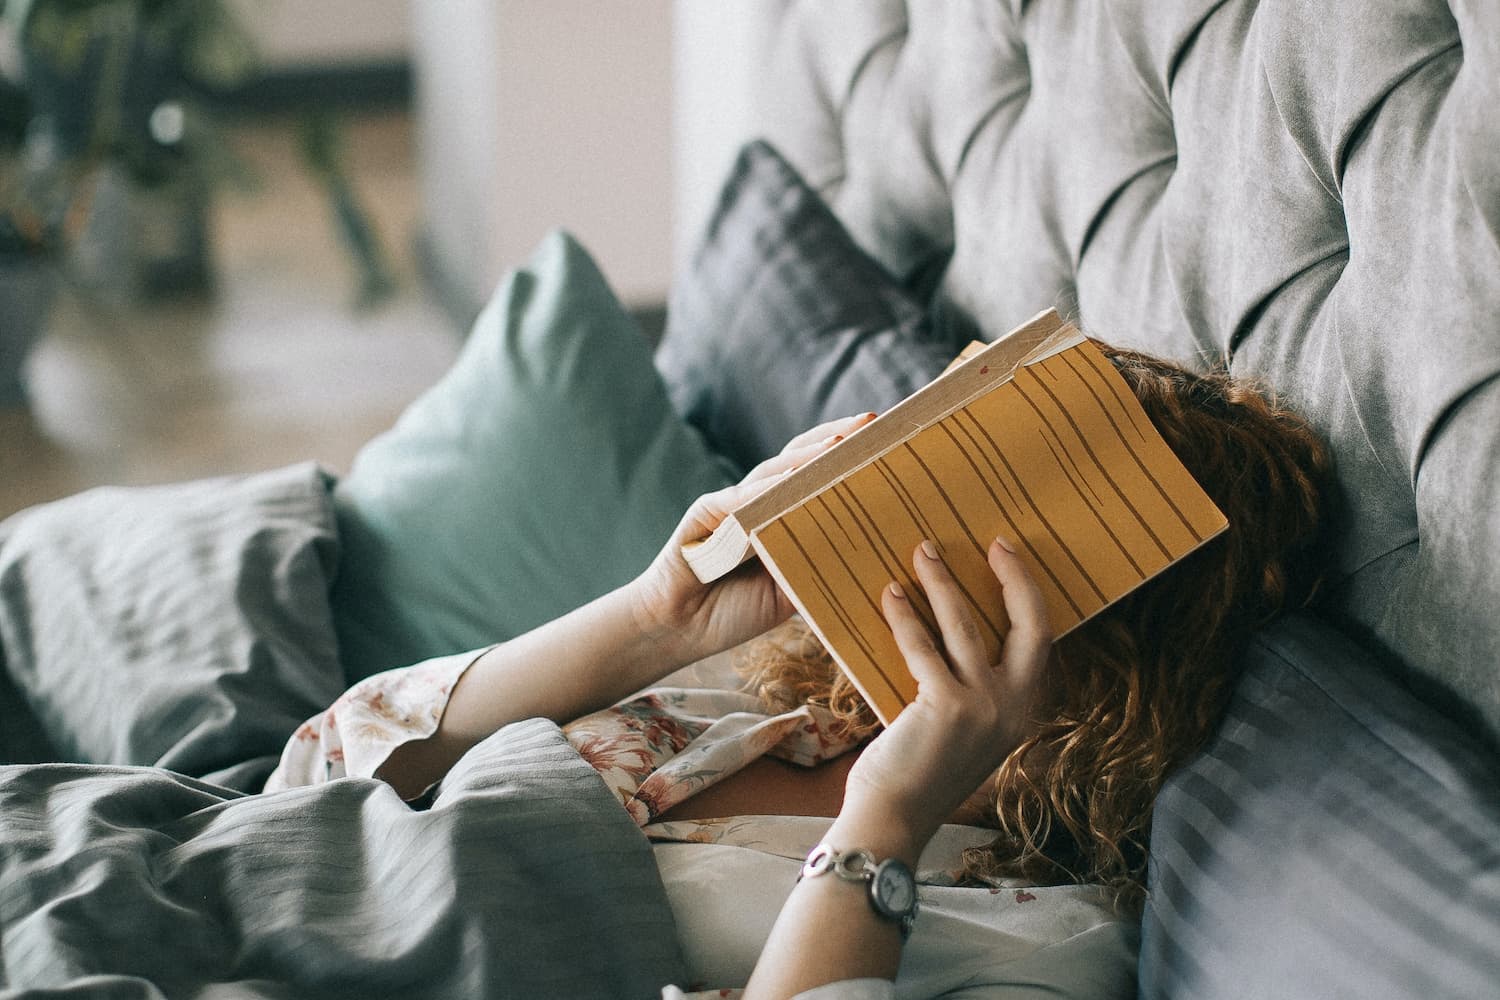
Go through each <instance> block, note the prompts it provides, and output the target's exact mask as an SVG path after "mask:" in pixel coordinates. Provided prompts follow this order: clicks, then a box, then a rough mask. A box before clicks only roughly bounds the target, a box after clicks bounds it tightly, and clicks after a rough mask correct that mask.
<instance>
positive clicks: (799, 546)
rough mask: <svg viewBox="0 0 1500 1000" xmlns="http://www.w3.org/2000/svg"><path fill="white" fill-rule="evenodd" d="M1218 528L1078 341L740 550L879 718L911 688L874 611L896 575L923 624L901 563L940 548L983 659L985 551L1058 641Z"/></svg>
mask: <svg viewBox="0 0 1500 1000" xmlns="http://www.w3.org/2000/svg"><path fill="white" fill-rule="evenodd" d="M1226 526H1227V522H1226V521H1225V519H1224V516H1223V514H1221V513H1220V512H1219V510H1218V508H1217V507H1216V506H1215V505H1214V504H1213V502H1212V501H1211V500H1210V499H1209V498H1208V496H1207V495H1206V494H1205V493H1204V492H1203V490H1202V489H1201V488H1200V487H1199V486H1198V484H1197V483H1196V482H1195V481H1194V480H1193V478H1192V476H1191V475H1190V474H1189V473H1188V472H1187V470H1186V469H1185V468H1184V467H1183V466H1182V463H1181V462H1180V461H1178V459H1177V457H1176V456H1175V455H1174V454H1172V452H1171V450H1170V449H1169V448H1168V447H1167V445H1166V443H1165V442H1164V441H1163V440H1162V439H1161V436H1160V435H1159V434H1158V433H1157V432H1156V430H1155V428H1154V427H1152V426H1151V423H1150V421H1149V419H1148V418H1147V417H1146V414H1145V411H1144V410H1142V409H1141V406H1140V403H1139V402H1138V401H1137V400H1136V398H1135V395H1134V394H1133V393H1132V392H1131V390H1130V388H1129V386H1128V385H1127V384H1126V383H1125V381H1124V379H1123V378H1122V377H1121V376H1120V375H1119V373H1118V372H1116V371H1115V369H1114V366H1113V365H1111V364H1110V363H1109V360H1108V359H1107V358H1106V357H1105V356H1104V355H1103V353H1102V352H1101V351H1100V350H1099V348H1098V347H1097V346H1095V345H1094V344H1092V343H1091V342H1088V341H1086V340H1085V341H1082V342H1079V343H1076V344H1074V345H1072V346H1070V347H1068V348H1066V349H1065V350H1062V351H1059V352H1056V353H1052V354H1051V355H1050V356H1047V357H1045V358H1044V359H1042V360H1040V361H1036V362H1035V363H1032V364H1028V365H1025V366H1022V367H1020V368H1018V369H1016V371H1015V373H1014V376H1013V377H1012V378H1011V379H1009V380H1008V381H1006V382H1005V383H1004V384H1002V385H1000V386H998V387H996V388H995V389H993V390H991V391H990V392H988V393H986V394H984V395H982V396H980V397H979V398H978V399H975V400H972V401H971V402H969V403H968V404H966V405H964V406H963V407H961V408H960V409H958V410H956V411H954V412H952V413H950V414H949V415H948V416H947V417H945V418H944V419H942V420H940V421H938V422H936V423H934V424H932V425H931V426H929V427H927V428H925V429H924V430H922V431H920V432H919V433H917V434H916V435H914V436H912V437H910V438H909V439H907V440H906V441H904V442H902V443H900V444H899V445H897V446H896V447H895V448H893V449H891V450H890V451H888V452H886V453H885V454H883V455H881V456H880V457H879V458H877V459H875V460H874V461H872V462H869V463H868V464H867V465H865V466H864V467H862V468H860V469H858V470H857V471H855V472H854V473H852V474H851V475H849V476H847V477H845V478H844V479H842V480H840V481H838V482H836V483H834V484H833V485H831V486H830V487H828V488H826V489H824V490H823V491H821V492H819V493H818V494H816V495H815V496H813V497H811V498H810V499H809V500H807V501H806V502H805V503H803V504H801V505H799V506H798V507H796V508H795V509H793V510H791V511H788V512H787V513H786V514H785V515H783V516H782V517H780V518H778V519H776V520H775V521H773V522H771V523H770V524H768V525H766V526H765V527H764V528H762V529H761V530H760V531H759V532H757V533H756V535H755V545H756V548H757V550H759V551H760V552H761V554H762V557H763V558H764V559H765V561H766V562H767V564H768V565H770V566H772V567H773V573H774V574H775V575H776V576H777V578H778V580H779V581H781V582H782V583H783V586H784V589H785V590H786V591H787V592H788V593H789V595H791V597H792V599H793V602H794V603H795V604H796V605H797V607H798V609H799V611H801V612H802V614H803V617H804V618H805V619H807V621H808V622H809V624H810V625H811V626H812V627H813V629H814V630H815V631H816V632H817V633H818V635H819V636H820V638H822V639H823V641H824V643H825V644H826V645H827V646H828V647H829V648H830V650H832V652H833V653H834V656H835V658H836V659H838V660H839V662H840V665H841V666H843V667H844V669H845V670H846V671H847V672H848V673H849V674H850V675H851V677H852V678H853V679H854V681H855V683H856V685H857V686H858V687H859V688H860V691H861V693H863V694H864V695H865V696H866V698H867V700H868V701H869V702H870V703H871V706H872V707H873V708H874V709H875V711H876V714H877V715H879V716H880V718H881V719H882V720H883V721H886V722H889V721H890V720H891V719H893V718H895V716H896V714H897V713H898V712H899V711H900V709H901V708H902V707H903V706H904V705H906V704H907V703H909V702H910V701H911V699H912V697H913V696H914V695H915V693H916V682H915V681H914V680H913V679H912V678H911V676H910V674H909V673H908V672H907V670H906V667H905V663H904V661H903V660H902V658H901V656H900V653H899V651H898V650H897V648H896V645H895V641H894V640H893V639H892V638H891V635H890V630H889V628H888V627H887V626H886V624H885V621H884V617H883V615H882V614H881V611H880V592H881V590H882V588H883V587H884V586H885V585H886V584H887V583H888V582H889V581H891V580H898V581H900V583H901V585H902V586H903V587H904V588H905V589H906V591H907V593H908V594H909V595H911V597H912V600H913V605H914V606H915V607H916V608H917V610H918V612H919V614H921V615H922V617H923V620H924V621H926V622H927V623H928V627H929V628H930V629H932V630H933V634H934V635H937V634H938V633H937V631H936V628H935V623H934V620H933V618H932V614H931V609H930V607H929V606H928V605H927V603H926V601H925V600H923V599H922V597H921V587H920V586H919V585H918V584H917V582H916V580H915V578H914V576H913V574H912V570H911V557H912V552H913V550H914V549H915V548H916V546H917V545H918V543H920V542H921V541H922V540H923V539H931V540H933V541H934V542H935V543H936V544H937V545H938V547H939V549H940V550H941V551H942V552H943V557H944V560H945V562H946V563H947V565H948V567H949V569H950V570H951V571H952V572H953V574H954V576H955V577H956V579H957V580H958V584H959V587H960V588H961V589H962V591H963V593H964V594H965V596H966V598H967V599H968V601H969V603H970V605H971V609H972V611H973V612H974V614H975V616H976V618H977V620H978V621H979V622H980V624H981V628H982V629H983V631H984V633H985V635H986V637H987V639H988V641H989V642H990V644H991V652H992V654H997V653H998V651H999V647H1000V643H1001V641H1002V639H1003V637H1004V635H1005V632H1006V630H1007V628H1008V622H1007V621H1006V619H1005V614H1004V606H1003V600H1002V598H1001V594H1000V588H999V584H998V583H997V581H996V580H995V578H994V574H993V573H992V571H991V570H990V568H989V564H988V561H987V555H986V553H987V550H988V548H989V545H990V542H991V541H992V540H993V539H994V538H995V536H996V535H997V534H1003V535H1005V536H1006V537H1007V538H1009V539H1012V540H1014V541H1015V542H1016V544H1017V548H1018V551H1019V552H1020V554H1021V557H1022V559H1023V560H1024V561H1025V562H1026V564H1027V568H1028V569H1029V570H1030V571H1031V574H1032V576H1033V577H1034V578H1035V580H1036V581H1037V583H1038V585H1039V586H1040V588H1041V590H1042V594H1043V596H1044V599H1045V601H1046V604H1047V611H1048V614H1049V617H1050V620H1051V623H1052V627H1053V631H1054V633H1055V634H1057V635H1062V634H1064V633H1066V632H1067V631H1069V630H1071V629H1072V628H1074V627H1076V626H1077V625H1078V624H1079V623H1080V622H1083V621H1085V620H1087V619H1088V618H1089V617H1091V616H1093V615H1095V614H1097V613H1098V612H1099V611H1100V610H1102V609H1103V608H1104V607H1106V606H1107V605H1109V604H1110V603H1112V602H1114V601H1116V600H1118V599H1119V598H1121V597H1123V596H1124V595H1125V594H1127V593H1129V592H1130V591H1131V590H1133V589H1134V588H1135V587H1137V586H1139V585H1140V584H1141V583H1142V582H1144V581H1145V580H1147V579H1149V578H1150V577H1152V576H1154V575H1155V574H1157V573H1159V572H1161V571H1162V570H1164V569H1165V568H1167V567H1168V566H1170V565H1171V564H1172V563H1173V562H1175V561H1177V560H1179V559H1181V558H1182V557H1183V556H1185V555H1187V554H1188V553H1190V552H1191V551H1193V550H1194V549H1196V548H1197V547H1198V546H1200V545H1202V544H1203V543H1204V542H1206V541H1207V540H1208V539H1210V538H1212V537H1213V536H1214V535H1216V534H1218V533H1219V532H1221V531H1223V530H1224V528H1225V527H1226Z"/></svg>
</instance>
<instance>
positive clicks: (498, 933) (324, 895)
mask: <svg viewBox="0 0 1500 1000" xmlns="http://www.w3.org/2000/svg"><path fill="white" fill-rule="evenodd" d="M681 971H682V966H681V957H680V954H679V952H678V946H677V941H676V934H675V931H674V928H673V924H672V917H671V912H670V910H669V909H668V907H667V903H666V899H665V896H664V894H663V891H662V887H661V883H660V879H659V877H658V875H657V873H656V867H655V864H654V863H653V861H652V858H651V853H650V847H649V845H648V844H647V842H646V840H645V838H644V836H643V835H642V834H641V833H640V831H639V830H638V829H637V828H636V826H635V825H634V824H633V823H632V822H631V821H630V819H629V817H628V816H627V815H626V814H625V812H624V811H623V810H621V809H620V808H619V806H618V804H617V803H615V802H614V801H613V800H612V799H611V798H610V797H609V794H608V793H607V792H606V790H605V788H604V785H603V783H601V782H600V781H599V779H598V777H597V775H596V774H595V772H594V770H593V769H592V768H591V767H589V765H588V764H587V763H585V762H584V761H583V760H582V759H581V758H579V757H578V756H577V755H576V754H575V753H574V752H573V751H572V749H571V748H570V747H569V746H568V745H567V742H566V740H565V739H564V738H563V737H562V734H561V732H560V731H559V730H558V729H557V727H556V726H554V725H552V724H551V723H549V722H545V721H542V720H532V721H529V722H524V723H517V724H515V725H512V726H509V727H507V728H506V729H503V730H501V731H500V732H498V733H496V734H495V735H494V736H492V737H491V738H490V739H489V740H487V741H485V742H484V743H483V744H481V745H480V746H479V747H476V748H475V749H474V750H473V751H472V752H470V754H468V755H467V756H466V757H465V758H464V760H463V761H462V762H461V763H460V764H459V766H458V767H457V768H456V769H455V770H454V771H453V772H452V774H451V775H450V777H449V779H448V780H447V781H446V782H445V784H444V786H443V788H442V790H441V792H440V793H439V794H438V795H437V797H436V799H435V800H434V802H433V804H432V806H431V808H430V809H428V810H426V811H415V810H413V809H412V808H410V807H409V806H407V805H406V804H405V803H403V802H402V801H401V800H400V799H399V798H398V797H397V796H396V795H395V793H394V792H393V791H392V790H391V789H390V788H389V787H388V786H385V785H384V784H382V783H380V782H375V781H364V780H345V781H338V782H333V783H331V784H327V785H322V786H318V787H314V788H305V789H294V790H291V791H287V792H281V793H277V794H274V795H244V794H241V793H237V792H233V791H229V790H227V789H224V788H220V787H217V786H214V785H210V784H206V783H204V782H201V781H198V780H195V779H192V778H187V777H183V776H181V775H177V774H174V773H172V772H169V771H165V770H161V769H156V768H143V767H102V766H95V765H76V764H40V765H19V766H7V767H0V983H3V988H0V997H5V998H10V997H20V996H28V995H32V994H31V992H30V991H32V990H35V991H38V993H37V995H40V991H42V990H46V991H47V993H46V995H48V996H57V995H66V996H75V995H76V996H85V995H86V996H89V997H153V998H154V997H172V998H179V997H214V996H229V995H232V996H236V997H244V996H258V997H314V996H316V997H344V996H347V997H374V996H380V997H445V998H446V997H460V996H464V997H480V996H484V997H527V998H532V997H553V996H555V997H616V996H618V997H652V996H657V995H659V990H660V988H661V986H662V985H663V984H665V983H668V982H674V981H675V982H681V981H682V979H681Z"/></svg>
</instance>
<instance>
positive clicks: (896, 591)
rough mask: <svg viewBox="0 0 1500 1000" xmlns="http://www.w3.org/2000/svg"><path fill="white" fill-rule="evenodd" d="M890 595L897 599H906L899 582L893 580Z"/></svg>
mask: <svg viewBox="0 0 1500 1000" xmlns="http://www.w3.org/2000/svg"><path fill="white" fill-rule="evenodd" d="M891 596H892V597H894V598H895V599H896V600H898V601H904V600H906V591H905V590H903V589H902V588H901V584H899V583H897V582H896V581H895V580H892V581H891Z"/></svg>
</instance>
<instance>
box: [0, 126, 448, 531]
mask: <svg viewBox="0 0 1500 1000" xmlns="http://www.w3.org/2000/svg"><path fill="white" fill-rule="evenodd" d="M345 139H346V143H347V147H348V149H347V153H348V157H347V159H348V162H349V165H350V167H351V170H352V172H353V179H354V184H355V186H356V189H357V190H358V191H359V193H360V195H361V197H362V199H363V201H364V203H365V205H366V207H367V208H368V209H369V210H370V212H371V214H372V215H373V216H374V217H375V221H376V224H377V227H378V229H379V231H380V233H381V236H382V237H383V239H384V242H385V245H386V249H387V251H388V252H389V254H390V255H391V257H392V258H393V262H394V265H395V267H396V270H397V275H398V278H399V280H400V288H399V290H398V292H397V293H396V295H395V296H393V297H392V298H391V299H389V300H388V301H387V302H386V303H385V304H383V305H381V306H379V307H377V308H375V309H373V310H371V311H368V312H361V311H358V310H356V309H355V308H354V306H353V302H354V298H355V290H356V280H355V275H354V269H353V266H352V263H351V261H350V259H349V258H348V257H347V255H346V254H345V253H344V251H343V250H342V248H341V247H340V246H339V245H338V243H337V242H336V238H335V235H334V229H333V225H332V223H331V221H330V213H329V207H328V204H327V202H326V201H325V200H324V199H323V197H322V196H321V195H320V193H319V191H318V189H317V188H316V187H315V186H314V184H313V182H312V180H311V178H310V177H309V175H308V174H307V173H306V172H305V171H304V170H303V168H302V167H301V166H300V164H299V163H298V161H297V159H296V155H295V152H294V151H295V133H294V131H293V130H292V128H291V127H290V125H289V124H287V123H281V122H275V121H272V122H259V123H256V124H254V125H248V126H241V127H238V128H236V130H235V132H234V141H235V143H236V145H237V147H238V149H239V151H240V153H241V154H242V155H243V156H244V157H245V158H246V159H248V160H249V161H250V162H251V163H252V164H253V165H254V166H255V168H256V170H257V171H258V173H259V174H260V177H261V181H262V183H261V189H260V190H259V191H258V192H257V193H229V194H226V195H224V196H222V197H220V198H219V199H218V201H217V204H216V208H215V256H216V264H217V268H216V271H217V282H216V289H215V292H214V293H213V295H212V296H211V297H209V298H208V299H207V300H205V301H200V302H179V303H176V304H165V305H159V306H155V307H132V308H125V309H121V308H116V309H101V308H98V307H90V306H88V305H86V304H85V303H83V302H81V301H80V300H79V299H78V297H77V296H74V295H69V294H66V293H65V294H64V295H63V296H62V297H60V299H59V301H58V303H57V305H56V308H55V309H54V311H53V316H52V320H51V325H50V327H49V329H48V332H47V335H46V337H45V339H44V340H43V341H42V342H41V344H40V345H39V346H38V348H37V349H36V351H35V353H34V354H33V355H32V358H31V362H30V368H29V380H30V387H31V395H32V403H31V406H30V408H29V409H20V408H17V409H0V517H4V516H6V515H8V514H10V513H12V512H14V511H16V510H19V509H21V508H22V507H26V506H29V505H31V504H34V503H39V502H42V501H45V500H50V499H54V498H57V497H60V496H65V495H67V494H70V493H73V492H76V491H78V490H82V489H85V488H88V487H91V486H96V485H101V484H106V483H123V484H142V483H155V482H168V481H174V480H181V479H190V478H197V477H202V476H211V475H219V474H223V473H238V472H251V471H256V470H261V469H269V468H275V467H277V466H280V465H285V464H288V463H291V462H297V461H301V460H304V459H316V460H317V461H319V462H321V463H323V464H324V465H325V466H326V467H328V468H330V469H332V470H334V471H335V472H343V471H347V469H348V466H349V463H350V460H351V459H352V458H353V456H354V454H355V453H356V452H357V451H358V449H359V447H360V446H361V445H362V444H363V443H364V442H365V441H366V440H368V439H369V438H370V437H372V436H373V435H375V434H377V433H378V432H380V431H381V430H383V429H384V428H386V427H387V426H389V425H390V423H391V421H392V420H393V419H394V418H395V417H396V416H397V414H399V413H400V411H401V410H402V408H403V407H405V406H406V404H407V403H408V402H409V401H410V400H411V399H412V398H414V397H415V396H416V395H417V394H418V393H420V392H421V391H422V390H423V389H424V388H425V387H426V386H428V385H429V384H431V383H432V382H433V381H434V380H435V379H436V378H437V377H438V376H439V375H441V373H442V372H443V371H444V370H445V369H446V368H447V366H448V365H449V363H450V362H451V361H452V359H453V357H454V355H455V354H456V352H457V350H458V347H459V343H460V338H459V335H458V332H457V331H456V330H455V329H454V327H453V325H452V324H451V322H450V321H449V320H448V318H447V316H446V314H445V313H444V312H443V311H442V310H441V309H440V308H439V307H438V306H437V304H436V303H435V302H434V301H432V300H431V298H430V297H429V296H428V295H427V294H426V293H425V292H424V291H423V289H422V287H421V285H420V283H419V279H418V277H417V275H416V269H415V265H414V262H413V259H412V250H411V248H412V237H413V232H414V227H415V225H416V222H417V218H418V210H419V206H418V196H417V180H416V176H415V172H414V168H413V151H412V148H411V143H412V133H411V127H410V122H409V120H408V118H407V117H406V116H405V115H403V114H400V113H381V114H376V115H370V116H362V117H359V118H356V119H353V120H350V121H349V122H348V123H347V131H346V135H345Z"/></svg>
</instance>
